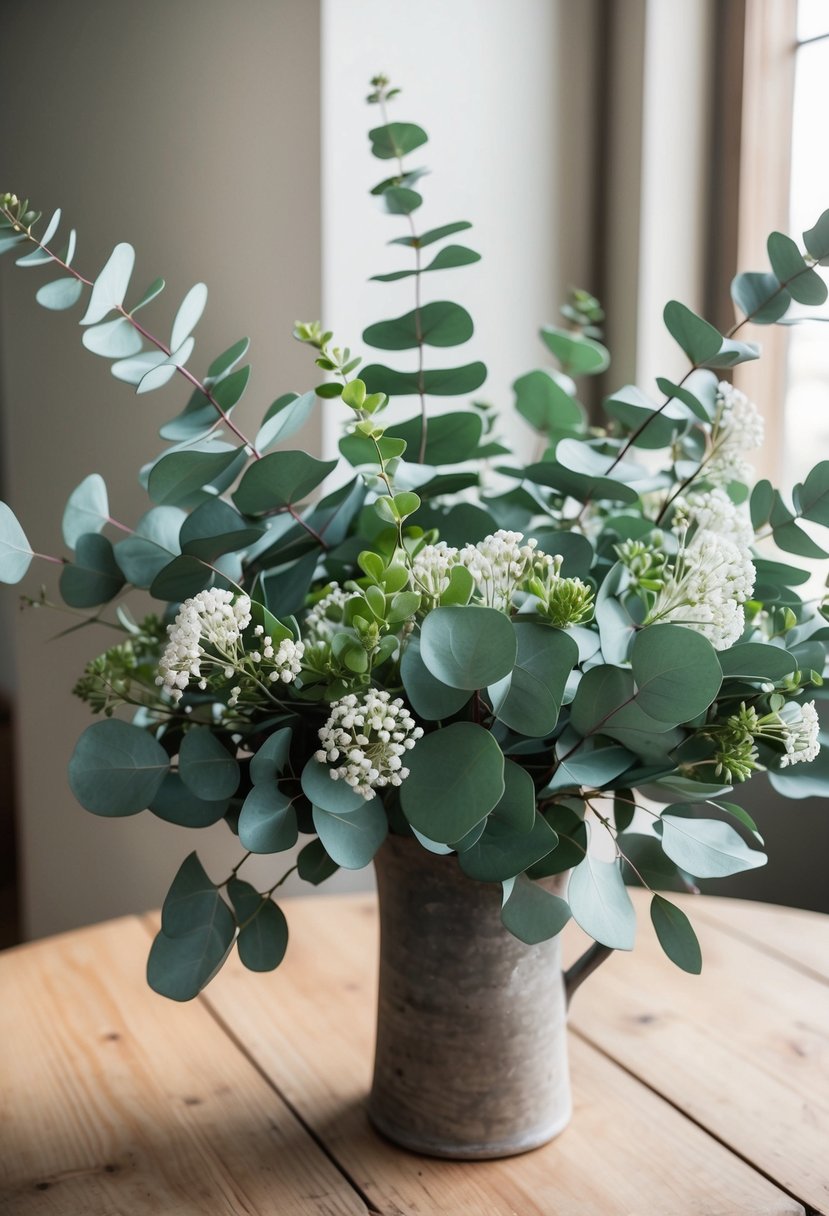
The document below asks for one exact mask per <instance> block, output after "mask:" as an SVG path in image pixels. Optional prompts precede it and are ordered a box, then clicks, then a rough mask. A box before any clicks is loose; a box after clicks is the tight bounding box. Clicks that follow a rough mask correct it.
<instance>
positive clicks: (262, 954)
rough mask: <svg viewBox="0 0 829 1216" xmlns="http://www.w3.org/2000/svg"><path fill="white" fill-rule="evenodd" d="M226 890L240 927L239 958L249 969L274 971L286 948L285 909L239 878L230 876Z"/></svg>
mask: <svg viewBox="0 0 829 1216" xmlns="http://www.w3.org/2000/svg"><path fill="white" fill-rule="evenodd" d="M227 893H228V895H229V896H230V902H231V903H232V904H233V910H234V912H235V913H236V923H237V924H238V926H239V936H238V937H237V939H236V948H237V950H238V951H239V958H240V959H241V960H242V962H243V963H244V965H245V966H246V967H247V969H248V970H249V971H273V970H274V969H275V968H276V967H278V966H279V964H280V963H281V962H282V960H283V958H284V957H285V951H286V950H287V948H288V922H287V921H286V919H285V914H284V912H283V911H282V909H281V908H279V907H278V906H277V905H276V904H275V903H274V902H273V900H272V899H267V898H264V897H263V896H261V895H260V894H259V892H258V891H257V890H256V888H255V887H252V886H251V885H250V883H249V882H243V881H242V879H241V878H231V880H230V882H229V883H228V884H227Z"/></svg>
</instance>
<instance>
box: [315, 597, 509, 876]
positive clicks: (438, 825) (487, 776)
mask: <svg viewBox="0 0 829 1216" xmlns="http://www.w3.org/2000/svg"><path fill="white" fill-rule="evenodd" d="M469 611H471V609H470V610H469ZM505 619H506V618H505ZM406 764H407V766H408V768H409V776H408V777H407V778H406V779H405V781H404V782H403V784H402V785H401V787H400V801H401V805H402V807H403V813H404V814H405V816H406V819H407V820H408V822H409V823H410V824H411V826H412V827H413V828H416V829H417V831H419V832H422V833H423V835H424V836H427V837H428V838H429V839H430V840H435V841H437V842H438V843H440V844H455V843H456V842H457V841H459V840H462V839H463V837H464V836H466V834H467V833H468V832H470V831H471V830H472V828H474V827H475V825H476V824H478V823H480V822H481V820H482V819H485V818H486V816H487V815H488V814H489V812H490V811H491V810H492V809H493V807H495V806H497V804H498V803H499V802H500V800H501V797H502V795H503V792H504V756H503V753H502V752H501V749H500V747H499V746H498V744H497V742H496V741H495V739H494V738H493V736H492V734H491V733H490V731H488V730H485V729H484V728H483V727H482V726H478V725H476V724H475V723H474V722H453V723H451V724H450V725H449V726H446V727H444V728H443V729H442V730H437V731H434V732H433V733H431V734H428V735H425V736H424V737H423V738H422V739H419V740H418V741H417V743H416V744H415V746H414V747H413V748H412V750H411V751H410V752H408V753H407V754H406ZM327 847H328V846H327V844H326V848H327ZM329 852H330V849H329ZM332 856H333V854H332ZM335 860H336V858H335Z"/></svg>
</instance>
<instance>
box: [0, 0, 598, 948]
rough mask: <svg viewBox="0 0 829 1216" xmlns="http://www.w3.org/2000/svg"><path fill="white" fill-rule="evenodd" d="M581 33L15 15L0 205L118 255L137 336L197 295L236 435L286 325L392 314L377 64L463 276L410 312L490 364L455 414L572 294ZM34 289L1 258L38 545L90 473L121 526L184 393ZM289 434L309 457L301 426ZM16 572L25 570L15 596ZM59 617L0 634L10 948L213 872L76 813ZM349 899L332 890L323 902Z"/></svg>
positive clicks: (212, 862) (515, 18)
mask: <svg viewBox="0 0 829 1216" xmlns="http://www.w3.org/2000/svg"><path fill="white" fill-rule="evenodd" d="M413 14H416V18H413ZM593 16H594V4H593V2H592V0H588V2H585V3H580V4H578V5H576V4H574V3H568V2H567V0H556V2H554V3H548V2H547V0H484V2H483V3H481V0H478V2H473V0H454V2H453V4H451V5H448V6H447V5H446V4H445V3H440V2H439V0H419V2H418V4H417V5H416V6H415V5H412V4H411V3H405V2H404V0H323V4H322V13H321V18H320V11H319V6H318V5H317V4H316V3H312V2H310V0H278V2H276V0H246V3H245V4H242V5H234V6H227V5H225V4H220V3H219V2H218V0H176V3H175V4H172V5H170V4H165V3H164V2H163V0H145V2H144V3H143V4H142V5H141V6H137V7H135V8H132V7H130V6H127V5H124V4H113V3H107V2H105V0H75V3H73V4H65V3H62V2H61V0H32V3H30V4H29V5H27V6H26V8H25V12H24V11H23V10H20V11H18V10H15V9H9V10H8V11H7V12H4V21H3V42H2V48H0V78H2V79H3V82H4V84H3V87H4V96H5V98H6V114H7V118H6V122H5V124H4V126H5V132H4V141H5V148H4V173H5V174H6V175H7V177H6V180H5V181H4V183H3V186H2V188H3V189H6V188H8V189H13V190H16V191H17V192H18V193H22V192H23V191H27V192H28V193H29V195H30V197H32V198H33V199H35V200H37V201H38V202H39V204H41V205H42V206H43V207H44V208H46V207H48V206H49V205H50V204H55V205H57V204H60V205H62V206H63V207H64V209H65V212H66V214H67V215H68V216H70V217H71V222H72V223H75V224H76V225H77V226H78V228H79V230H80V241H79V254H78V259H77V264H78V266H79V267H80V268H81V269H86V270H87V272H88V271H89V269H90V268H91V271H92V272H93V273H94V272H95V271H96V270H97V268H99V267H100V265H101V264H102V261H103V259H104V257H105V256H106V254H107V252H108V250H109V249H110V248H111V247H112V245H113V244H114V243H115V242H116V241H118V240H124V239H127V240H130V241H132V242H133V243H134V244H135V245H136V248H137V252H138V267H139V271H138V276H137V277H138V278H142V279H143V278H146V279H147V281H149V280H150V279H152V278H153V277H154V276H155V275H156V274H158V273H164V274H165V275H166V277H167V278H168V282H169V295H170V299H169V300H168V301H167V304H166V306H162V307H161V308H160V309H158V310H157V312H156V314H155V317H156V318H157V317H158V315H159V314H160V317H161V321H160V324H161V325H162V326H163V325H166V324H167V323H168V320H169V316H170V315H171V312H172V309H173V308H174V304H175V301H176V299H180V298H181V296H182V295H183V293H184V291H185V290H186V289H187V288H188V287H189V286H190V285H191V284H192V283H193V282H195V281H196V280H198V279H202V278H203V279H205V280H206V281H207V283H208V285H209V288H210V291H211V298H210V302H209V305H208V311H207V313H206V315H205V318H204V320H203V322H202V324H201V325H200V327H199V331H198V333H197V338H198V339H199V341H198V345H197V356H196V360H195V361H194V368H203V367H204V366H205V363H206V361H207V360H208V359H209V358H211V357H212V356H213V355H215V354H216V353H218V352H219V351H220V350H222V349H224V347H225V346H226V345H229V344H230V342H231V341H233V340H234V339H235V338H237V337H239V336H240V335H241V334H243V333H250V334H251V336H252V339H253V350H252V357H253V366H254V378H253V381H252V386H251V389H250V390H249V398H248V399H246V400H245V402H243V403H242V404H241V405H240V407H239V411H238V417H239V418H240V419H241V420H242V421H243V422H245V423H247V424H248V425H249V426H250V427H253V426H254V425H255V421H256V419H257V418H258V417H259V416H260V415H261V412H262V410H263V409H264V407H265V406H266V405H267V404H268V403H269V402H270V400H272V399H273V397H275V396H276V395H277V394H278V393H280V392H284V391H285V390H286V389H288V388H304V387H308V386H309V385H310V384H312V383H313V376H314V369H313V367H312V365H311V363H310V360H309V359H308V356H307V352H306V351H304V350H303V349H302V348H300V347H299V346H298V345H297V344H296V343H293V342H292V341H291V339H290V329H291V325H292V322H293V320H294V318H295V317H297V316H299V317H303V318H309V317H315V316H323V317H324V319H325V321H326V323H327V324H328V325H331V326H333V327H335V328H336V330H337V332H338V335H340V336H341V337H342V338H343V339H344V340H349V341H351V342H352V343H353V344H354V345H358V344H359V340H360V334H361V331H362V329H363V327H364V325H365V324H367V323H369V322H371V321H374V320H377V319H380V318H382V317H385V316H394V315H397V313H398V311H399V312H402V311H406V310H408V308H409V307H410V306H411V305H410V299H409V292H407V290H406V288H405V287H404V286H397V287H391V288H389V287H387V288H381V287H379V286H378V285H376V284H367V283H366V281H365V280H366V278H367V277H368V275H370V274H373V273H376V272H378V271H381V270H383V269H385V268H387V267H391V266H394V265H396V264H398V263H397V259H396V257H395V256H394V255H392V254H391V253H390V252H388V251H386V249H385V241H387V240H388V239H389V238H390V237H391V236H393V235H395V234H396V233H397V230H398V228H399V221H397V222H395V221H394V220H392V219H390V218H389V217H386V216H384V215H382V214H377V213H376V211H375V210H374V206H373V203H372V201H371V200H370V199H368V198H367V196H366V190H367V188H368V187H369V186H370V185H372V184H373V183H374V181H376V180H378V179H379V177H380V176H381V173H382V167H381V166H379V164H378V162H375V161H373V158H371V157H370V156H369V154H368V142H367V139H366V137H365V132H366V130H367V128H368V127H369V126H370V125H375V124H376V123H377V121H378V120H377V112H376V109H373V108H372V109H369V107H367V106H366V105H365V104H364V100H363V99H364V96H365V94H366V92H367V87H366V84H367V79H368V77H369V76H370V75H372V74H373V73H374V72H375V71H378V70H385V71H387V72H389V73H390V74H391V75H392V76H393V77H394V78H395V79H396V80H397V81H398V82H399V83H400V84H401V85H402V86H403V87H404V89H405V92H404V94H403V97H402V98H401V100H400V101H399V102H398V103H397V107H396V109H397V112H398V114H399V116H401V117H406V118H411V119H413V120H414V121H417V122H420V123H422V124H423V125H424V126H425V127H426V129H427V130H428V132H429V134H430V136H431V142H430V144H429V145H428V146H427V147H426V148H425V149H424V154H425V160H426V163H428V164H429V165H430V166H431V168H432V169H433V176H432V177H430V178H429V179H428V180H427V181H426V182H425V183H424V191H425V194H426V198H427V203H426V205H425V206H424V208H423V211H422V213H421V214H422V216H423V219H424V222H428V223H429V224H432V223H434V224H440V223H443V222H446V221H448V220H452V219H456V218H465V219H470V220H473V221H474V222H475V229H474V230H473V231H472V232H471V233H470V234H469V235H470V243H471V244H472V245H473V246H474V247H475V248H476V249H478V250H480V252H481V253H482V254H483V255H484V260H483V261H482V263H481V264H480V266H479V267H472V268H470V269H468V270H459V271H457V272H455V273H454V274H452V275H451V276H441V277H442V278H443V280H444V281H443V282H441V283H438V282H437V281H436V282H435V292H439V293H440V294H441V295H443V293H444V292H446V293H447V294H448V296H449V298H453V299H458V300H459V301H460V302H461V303H464V304H466V305H467V306H468V307H469V308H470V310H471V311H472V312H473V313H474V314H475V316H476V319H477V322H478V332H477V334H476V337H475V339H474V341H473V342H471V343H470V344H469V347H468V350H467V348H461V351H462V355H463V359H464V360H466V359H467V358H468V359H473V358H483V359H484V361H485V362H487V363H488V364H489V366H490V369H491V376H490V380H489V382H488V384H487V385H486V388H485V390H482V394H481V395H482V396H483V395H484V391H485V394H486V396H487V397H488V398H491V399H492V400H494V401H496V402H497V403H498V404H500V405H502V406H509V404H510V392H509V385H510V383H511V381H512V379H514V378H515V376H516V375H518V374H520V373H522V372H524V371H526V370H529V368H531V367H532V366H534V365H536V364H537V363H539V362H541V361H543V358H544V355H543V350H542V347H541V345H540V343H539V342H538V340H537V338H536V336H535V335H536V330H537V327H538V325H539V324H541V323H543V322H545V321H548V320H551V319H553V318H554V316H555V310H556V306H557V303H558V301H559V299H560V297H561V295H562V293H563V290H564V289H565V287H566V286H567V284H568V283H569V282H575V283H577V284H579V285H584V286H587V287H589V286H591V284H590V283H589V282H586V281H585V275H586V273H587V269H586V268H587V266H588V264H589V260H590V246H589V240H588V221H589V213H590V201H589V200H590V189H589V187H590V179H591V169H592V155H593V145H592V135H593V115H592V112H591V101H590V98H591V96H592V90H593V86H594V83H595V82H594V81H593V75H592V73H593V70H594V69H593V68H592V66H591V65H592V63H593V57H592V39H593V36H594V33H595V31H594V28H593V25H592V20H593ZM32 30H36V31H37V34H36V38H35V39H34V40H33V39H32V36H31V32H32ZM21 48H26V49H25V50H22V49H21ZM320 56H321V57H322V65H323V94H322V96H323V100H322V112H320ZM16 98H19V99H20V101H19V102H16V101H15V100H14V99H16ZM15 111H16V112H15ZM321 146H322V156H321V154H320V147H321ZM320 165H322V177H320ZM321 234H322V250H323V253H322V255H321V253H320V245H321ZM401 264H402V263H401ZM24 276H25V277H24ZM435 278H436V280H437V276H435ZM37 281H39V280H37ZM35 282H36V279H35V276H34V274H32V273H31V272H30V274H29V275H28V276H26V275H25V272H23V271H19V270H17V269H16V268H15V267H14V266H13V264H11V262H10V260H9V259H8V258H6V259H4V260H3V266H2V271H1V272H0V292H1V293H2V294H0V320H2V334H0V339H1V340H2V354H3V365H2V380H1V381H0V386H1V387H2V404H3V440H4V448H5V463H6V470H7V490H6V492H7V494H8V497H9V499H10V501H11V502H12V504H13V506H14V507H15V509H16V510H17V511H18V513H19V515H20V516H21V518H22V519H23V521H24V522H25V523H26V525H27V527H28V528H29V530H30V532H31V537H32V540H33V542H34V543H35V546H36V547H38V546H40V547H42V548H43V549H44V550H45V551H47V552H48V551H49V550H50V549H52V550H54V549H55V548H56V547H57V546H58V545H59V520H60V515H61V511H62V508H63V504H64V502H65V500H66V497H67V495H68V494H69V492H70V491H71V489H72V488H73V487H74V486H75V485H76V484H77V483H78V481H80V479H81V478H82V477H83V476H84V475H86V474H87V473H88V472H90V471H93V470H96V469H99V470H100V471H102V472H103V473H105V474H106V475H107V480H108V482H109V484H110V486H111V497H112V501H113V509H114V512H115V513H117V514H120V515H121V516H122V518H124V519H125V520H126V522H131V521H132V520H133V519H134V518H136V517H137V515H138V514H139V513H140V512H141V510H143V509H144V507H145V499H144V497H143V493H142V492H141V491H140V490H139V489H138V487H137V485H136V483H135V473H136V469H137V467H138V466H139V464H140V463H141V462H142V461H144V460H146V459H148V458H149V457H150V456H152V455H154V454H155V453H156V451H157V450H158V441H157V438H156V428H157V426H158V424H159V423H160V422H161V421H163V420H164V419H165V418H166V417H169V416H171V415H172V413H174V412H177V409H178V408H180V406H181V404H182V401H183V391H182V389H181V388H179V389H177V390H174V391H173V390H168V391H165V392H164V393H160V394H158V395H154V396H152V397H149V398H139V399H135V398H133V397H131V396H130V391H129V389H128V388H126V386H123V385H120V384H118V383H117V382H115V381H114V380H113V379H112V378H111V376H110V374H109V370H108V367H107V365H106V363H105V361H103V360H96V359H94V358H93V357H92V356H90V355H89V354H87V352H85V351H84V350H83V349H82V348H81V346H80V341H79V334H78V330H77V327H76V321H77V317H76V316H75V315H71V316H66V315H55V314H48V313H45V312H44V311H43V310H41V309H40V308H39V307H38V306H37V305H36V304H35V303H34V301H33V300H32V294H33V291H34V287H35ZM145 315H147V314H145ZM459 353H461V352H458V351H451V352H449V354H450V356H451V357H452V358H453V359H454V358H455V356H456V355H457V354H459ZM324 408H326V409H328V410H330V411H332V413H334V412H335V411H337V410H338V409H339V408H341V407H338V406H337V405H336V404H333V405H328V406H326V407H324ZM410 412H412V411H411V410H410V409H409V408H408V407H407V406H403V407H402V409H400V414H401V415H402V416H406V415H407V414H409V413H410ZM333 438H334V435H333V431H332V429H331V426H329V427H328V442H329V443H330V442H332V441H333ZM307 441H308V443H309V444H310V445H311V446H312V448H313V447H315V446H316V447H318V446H319V435H318V432H317V433H315V432H314V431H313V430H312V431H311V432H309V434H308V435H307ZM50 573H51V572H50V571H48V570H47V571H46V572H45V576H46V577H47V578H48V576H49V574H50ZM42 577H44V572H43V571H35V570H33V571H32V575H31V577H30V579H29V580H28V587H29V588H30V589H32V588H34V587H35V586H36V584H37V580H38V579H40V578H42ZM11 594H12V597H13V596H14V592H13V591H12V593H11ZM8 602H9V601H8V600H7V603H8ZM63 624H64V619H63V618H60V617H49V618H47V617H46V616H45V614H39V615H37V616H33V615H24V616H18V615H17V614H16V613H13V614H12V619H11V623H10V628H11V630H12V631H13V639H14V645H15V648H16V650H17V653H18V659H19V662H18V666H19V682H18V690H17V724H18V733H19V739H18V744H19V762H20V780H19V786H20V789H19V804H20V812H21V834H22V850H23V873H24V882H25V919H26V928H27V932H28V933H29V934H30V935H39V934H43V933H48V932H53V931H56V930H59V929H64V928H70V927H72V926H74V925H78V924H82V923H86V922H89V921H94V920H98V919H101V918H104V917H107V916H112V915H116V914H119V913H123V912H128V911H136V910H141V909H144V908H147V907H151V906H154V905H157V904H158V903H159V902H160V901H161V899H162V898H163V895H164V892H165V891H166V888H167V885H168V884H169V881H170V878H171V876H172V874H173V873H174V871H175V869H176V867H177V866H178V864H179V861H180V860H181V858H183V856H184V855H185V854H186V853H187V852H188V851H189V850H190V849H192V848H198V849H199V853H200V855H201V856H202V857H203V859H204V861H205V863H206V865H207V867H208V870H209V871H210V872H211V873H212V874H214V876H215V877H217V878H219V877H224V875H225V874H226V873H227V872H228V870H229V867H230V865H231V864H232V863H233V862H234V861H235V860H236V858H237V857H238V848H237V847H236V846H235V844H234V842H233V841H232V839H231V838H230V836H229V834H228V833H227V831H226V829H225V828H224V826H223V825H217V827H216V828H213V829H208V830H207V831H203V832H200V833H194V832H187V831H185V830H183V829H178V828H175V827H172V826H171V825H167V824H164V823H162V822H160V821H159V820H156V819H154V818H153V817H152V816H150V815H148V814H143V815H140V816H136V817H134V818H131V819H121V820H106V819H100V818H96V817H93V816H91V815H89V814H87V813H86V812H84V811H83V810H81V809H80V808H79V807H78V806H76V804H75V802H74V800H73V799H72V796H71V794H70V793H69V790H68V788H67V784H66V777H65V772H66V764H67V760H68V757H69V755H70V753H71V750H72V747H73V745H74V742H75V739H76V738H77V736H78V735H79V734H80V732H81V730H83V728H84V727H85V726H86V725H87V724H88V722H89V716H88V714H87V711H86V708H85V706H83V705H81V704H80V703H79V702H77V701H75V700H74V699H73V698H72V696H71V694H70V691H69V690H70V688H71V686H72V684H73V682H74V680H75V679H76V677H77V675H78V673H79V672H80V670H81V668H82V666H83V664H84V662H85V661H86V659H87V658H88V657H89V656H90V654H92V653H97V651H98V650H99V649H103V648H104V646H105V645H106V644H107V640H106V635H101V634H100V633H99V634H96V635H93V634H92V632H91V631H88V632H84V633H81V634H75V635H74V636H73V637H71V638H69V639H64V640H63V641H61V642H56V643H50V644H47V641H46V639H47V638H48V637H49V636H50V634H52V633H53V632H55V631H56V630H57V629H58V628H60V627H61V626H62V625H63ZM7 679H10V676H9V674H8V673H7ZM283 861H284V859H282V858H279V859H271V860H268V859H264V860H262V861H259V862H257V865H256V866H255V867H254V866H251V876H252V878H253V880H254V881H255V880H256V878H257V876H261V878H262V879H263V881H264V879H265V878H266V877H267V876H270V875H273V877H271V878H270V881H273V880H274V878H275V877H276V876H277V875H278V874H279V873H280V872H281V870H282V867H283ZM247 872H248V871H247V868H246V873H247ZM370 881H371V875H370V873H368V872H366V873H365V874H360V875H357V876H351V875H338V876H337V878H336V879H335V880H334V881H333V882H332V884H330V886H329V887H328V888H326V889H331V890H335V889H337V888H338V886H339V887H340V888H341V887H342V886H343V885H348V884H349V883H353V882H358V883H365V882H370ZM292 889H295V888H291V887H286V890H292Z"/></svg>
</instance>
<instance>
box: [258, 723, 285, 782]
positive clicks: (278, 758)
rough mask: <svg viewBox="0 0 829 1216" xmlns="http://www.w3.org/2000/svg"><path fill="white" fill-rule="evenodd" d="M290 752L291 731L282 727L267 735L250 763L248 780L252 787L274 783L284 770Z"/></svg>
mask: <svg viewBox="0 0 829 1216" xmlns="http://www.w3.org/2000/svg"><path fill="white" fill-rule="evenodd" d="M290 751H291V729H290V727H287V726H286V727H283V728H282V729H281V730H277V731H274V733H273V734H272V735H268V737H267V739H266V740H265V742H264V743H263V744H262V746H261V747H260V748H259V751H258V752H257V753H256V755H255V756H254V757H253V759H252V760H251V762H250V778H251V781H252V782H253V784H254V785H265V784H267V783H268V782H275V781H276V779H277V777H278V776H279V775H280V773H282V772H283V771H284V769H285V766H286V765H287V763H288V757H289V755H290Z"/></svg>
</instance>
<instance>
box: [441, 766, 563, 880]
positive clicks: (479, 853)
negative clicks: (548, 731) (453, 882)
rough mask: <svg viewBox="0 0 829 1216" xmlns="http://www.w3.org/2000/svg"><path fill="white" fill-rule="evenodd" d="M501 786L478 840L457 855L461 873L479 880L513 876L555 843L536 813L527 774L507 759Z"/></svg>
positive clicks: (542, 820) (534, 862)
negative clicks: (499, 795) (502, 785)
mask: <svg viewBox="0 0 829 1216" xmlns="http://www.w3.org/2000/svg"><path fill="white" fill-rule="evenodd" d="M504 786H505V788H504V796H503V797H502V799H501V801H500V802H499V803H498V805H497V806H496V807H495V809H494V810H493V811H492V813H491V815H490V816H489V818H488V819H487V820H486V825H485V827H484V830H483V833H482V835H481V837H480V839H479V840H478V841H477V842H476V843H475V844H474V845H472V846H471V847H470V848H468V849H465V850H464V851H463V852H462V853H459V855H458V860H459V862H460V866H461V869H462V870H463V871H464V873H465V874H468V875H469V877H470V878H477V879H479V880H480V881H482V882H502V881H503V880H504V879H507V878H514V877H515V875H516V874H521V873H523V871H524V870H528V869H529V868H530V866H532V865H535V864H537V863H538V862H540V861H541V860H542V859H543V858H545V857H547V855H548V854H549V853H552V851H553V849H555V847H556V845H557V844H558V836H557V835H556V833H555V832H554V831H553V829H552V828H551V827H550V826H549V824H548V823H547V821H546V820H545V819H544V818H543V816H541V815H539V814H538V813H537V812H536V809H535V789H534V787H533V783H532V778H531V777H530V775H529V773H527V771H526V770H525V769H523V768H520V767H519V766H518V765H517V764H514V763H513V762H512V761H511V760H507V762H506V763H505V765H504ZM528 821H529V826H527V824H528Z"/></svg>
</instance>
